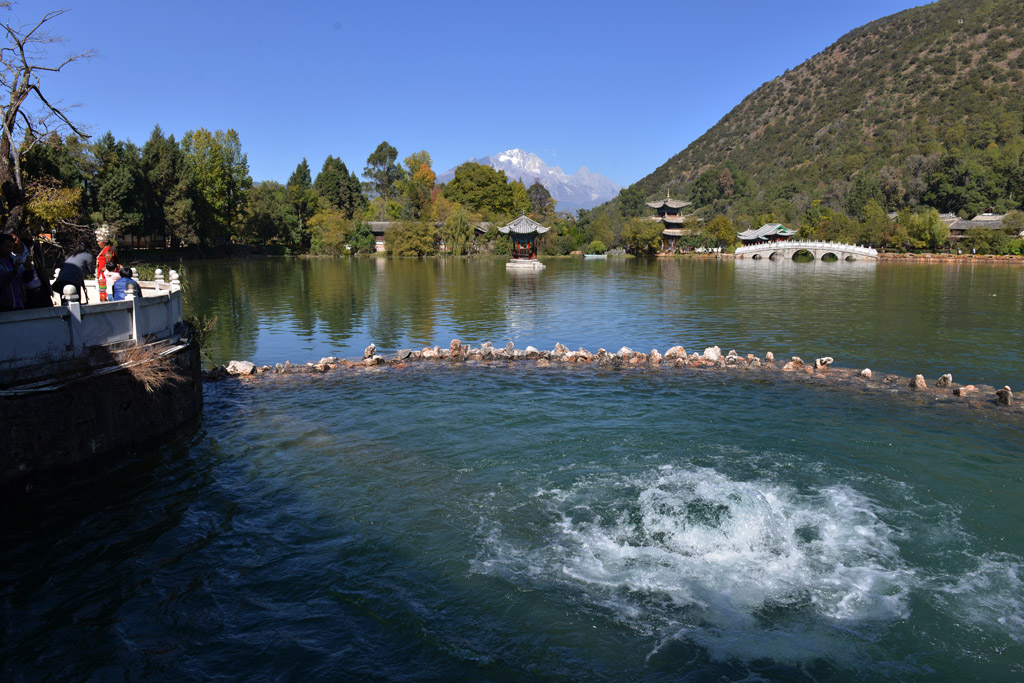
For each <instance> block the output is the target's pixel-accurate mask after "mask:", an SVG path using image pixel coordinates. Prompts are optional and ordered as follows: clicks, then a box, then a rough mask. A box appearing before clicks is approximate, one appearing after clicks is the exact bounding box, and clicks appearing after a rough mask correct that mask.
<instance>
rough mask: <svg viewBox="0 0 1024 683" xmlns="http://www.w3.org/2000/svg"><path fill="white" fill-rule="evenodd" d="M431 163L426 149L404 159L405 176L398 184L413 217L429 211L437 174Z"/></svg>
mask: <svg viewBox="0 0 1024 683" xmlns="http://www.w3.org/2000/svg"><path fill="white" fill-rule="evenodd" d="M431 163H432V162H431V160H430V155H429V154H427V152H426V150H421V151H419V152H416V153H415V154H410V155H409V156H407V157H406V158H405V161H404V164H405V177H404V179H403V180H402V181H400V182H399V186H400V187H401V189H402V194H403V195H404V196H405V199H406V201H407V202H408V203H409V208H410V209H411V210H412V215H413V217H414V218H421V217H424V216H425V215H426V214H428V213H429V208H430V197H431V192H432V191H433V189H434V182H435V181H436V180H437V176H436V175H435V174H434V171H433V170H432V169H431V168H430V165H431Z"/></svg>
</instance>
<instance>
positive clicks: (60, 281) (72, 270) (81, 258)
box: [53, 242, 94, 304]
mask: <svg viewBox="0 0 1024 683" xmlns="http://www.w3.org/2000/svg"><path fill="white" fill-rule="evenodd" d="M93 262H94V259H93V256H92V254H90V253H89V252H88V251H86V250H85V245H84V244H82V243H81V242H79V243H78V244H77V245H75V251H74V253H73V254H71V256H69V257H67V258H66V259H64V263H63V264H62V265H61V267H60V272H59V273H58V274H57V280H56V281H55V282H54V283H53V291H55V292H61V293H63V292H64V286H65V285H74V286H75V288H76V289H78V296H79V299H80V300H81V302H82V303H84V304H87V303H89V290H87V289H86V288H85V274H86V273H91V272H92V268H93Z"/></svg>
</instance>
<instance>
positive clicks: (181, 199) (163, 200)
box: [142, 126, 197, 246]
mask: <svg viewBox="0 0 1024 683" xmlns="http://www.w3.org/2000/svg"><path fill="white" fill-rule="evenodd" d="M142 173H143V175H144V176H145V189H144V200H145V201H144V206H145V214H146V230H147V232H149V234H151V235H152V234H158V235H163V236H165V237H169V238H170V239H171V244H172V246H178V245H179V244H182V243H185V244H194V243H195V242H196V241H197V236H196V233H195V213H194V211H193V210H192V196H193V194H194V188H193V187H192V185H191V183H190V182H189V177H188V175H187V173H186V170H185V159H184V157H183V155H182V153H181V148H180V147H179V146H178V143H177V142H175V140H174V136H173V135H171V136H164V134H163V131H162V130H160V126H155V127H154V128H153V132H152V134H151V135H150V136H149V140H147V141H146V144H145V145H144V146H143V147H142Z"/></svg>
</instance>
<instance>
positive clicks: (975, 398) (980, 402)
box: [203, 339, 1024, 413]
mask: <svg viewBox="0 0 1024 683" xmlns="http://www.w3.org/2000/svg"><path fill="white" fill-rule="evenodd" d="M834 362H835V361H834V359H833V358H832V357H831V356H821V357H819V358H815V359H814V360H813V361H808V362H805V361H804V360H802V359H801V358H799V357H797V356H792V357H791V358H789V359H788V360H776V358H775V355H774V354H773V353H772V352H771V351H769V352H767V353H765V354H764V356H763V357H758V356H755V355H754V354H752V353H748V354H745V355H741V354H739V353H737V352H736V351H735V350H731V351H729V352H727V353H722V350H721V348H719V347H718V346H710V347H707V348H705V349H704V351H703V352H702V353H697V352H692V353H689V354H688V353H687V352H686V349H685V348H683V347H682V346H673V347H672V348H670V349H668V350H667V351H665V352H664V353H661V352H660V351H658V350H657V349H652V350H651V351H650V352H648V353H644V352H642V351H634V350H633V349H631V348H629V347H628V346H623V347H622V348H621V349H619V350H618V351H614V352H612V351H607V350H605V349H598V350H597V351H596V352H591V351H588V350H587V349H584V348H580V349H577V350H576V351H572V350H570V349H569V348H568V347H566V346H565V345H563V344H560V343H559V344H555V348H554V349H552V350H551V351H541V350H539V349H537V348H535V347H533V346H527V347H526V348H524V349H517V348H515V345H514V344H513V343H512V342H508V343H507V344H505V346H503V347H495V346H494V345H493V344H491V343H490V342H486V343H484V344H482V345H480V346H479V347H473V346H470V345H467V344H463V343H462V342H461V341H460V340H458V339H453V340H452V341H451V343H450V344H449V345H448V347H447V348H442V347H440V346H433V347H429V346H428V347H425V348H423V349H400V350H398V352H397V353H395V355H393V356H383V355H380V354H378V353H377V346H376V344H370V345H369V346H367V347H366V349H365V351H364V352H363V357H362V358H361V359H356V360H346V359H342V358H337V357H333V356H331V357H327V358H321V359H320V360H319V361H318V362H316V363H305V364H292V363H290V362H287V361H286V362H284V363H277V364H275V365H273V366H271V365H256V364H255V363H252V362H250V361H239V360H233V361H231V362H229V363H227V364H226V365H220V366H217V367H215V368H213V369H212V370H209V371H206V372H205V373H204V375H203V378H204V380H207V381H218V380H223V379H228V378H235V379H244V380H253V379H257V378H260V377H273V376H280V375H303V374H305V375H321V374H325V373H330V372H338V371H343V372H373V373H380V372H383V371H388V370H400V369H403V368H409V367H411V366H413V365H420V366H430V365H432V364H444V365H446V366H455V365H459V364H462V365H469V366H472V365H486V366H495V365H505V366H509V367H512V366H519V367H535V368H552V367H563V368H569V367H578V368H585V367H592V368H604V369H613V370H614V369H622V370H630V369H631V370H637V371H652V370H669V369H684V368H685V369H687V370H693V371H708V372H714V371H718V372H725V373H734V374H738V375H749V374H759V375H774V376H777V377H779V378H780V379H782V378H787V379H792V380H796V381H808V382H817V383H825V384H834V385H843V386H847V387H859V388H860V389H861V390H863V391H867V392H872V391H873V392H883V393H886V394H891V395H893V394H895V395H903V396H904V397H905V398H908V399H910V400H912V401H914V402H917V403H927V402H948V403H962V404H964V405H968V406H984V405H989V406H994V407H1000V408H1006V409H1010V410H1011V411H1014V412H1022V413H1024V404H1020V403H1018V402H1016V400H1015V399H1014V395H1013V391H1012V390H1011V389H1010V387H1008V386H1004V387H1003V388H1001V389H995V388H994V387H990V386H986V385H977V386H975V385H973V384H966V385H963V384H956V383H954V382H953V376H952V375H951V374H948V373H947V374H944V375H942V376H941V377H939V378H937V379H936V380H935V381H934V382H933V383H932V384H931V385H929V383H928V381H927V380H926V379H925V378H924V376H923V375H916V376H914V377H912V378H905V377H900V376H899V375H883V376H881V377H878V378H876V377H875V376H874V373H872V371H871V370H870V369H869V368H863V369H854V368H843V367H838V366H836V365H834Z"/></svg>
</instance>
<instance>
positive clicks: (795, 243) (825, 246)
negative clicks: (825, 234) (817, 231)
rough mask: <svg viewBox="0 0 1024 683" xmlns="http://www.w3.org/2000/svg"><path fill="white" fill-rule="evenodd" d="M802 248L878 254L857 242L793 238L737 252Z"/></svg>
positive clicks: (746, 252)
mask: <svg viewBox="0 0 1024 683" xmlns="http://www.w3.org/2000/svg"><path fill="white" fill-rule="evenodd" d="M783 249H785V250H800V249H806V250H808V251H829V252H836V253H837V254H838V253H843V254H847V255H853V256H868V257H871V258H875V257H877V256H878V250H877V249H872V248H871V247H863V246H860V245H857V244H844V243H843V242H809V241H805V240H791V241H789V242H765V243H763V244H748V245H745V246H742V247H739V248H738V249H737V250H736V253H737V254H752V253H755V252H760V251H780V250H783Z"/></svg>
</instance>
